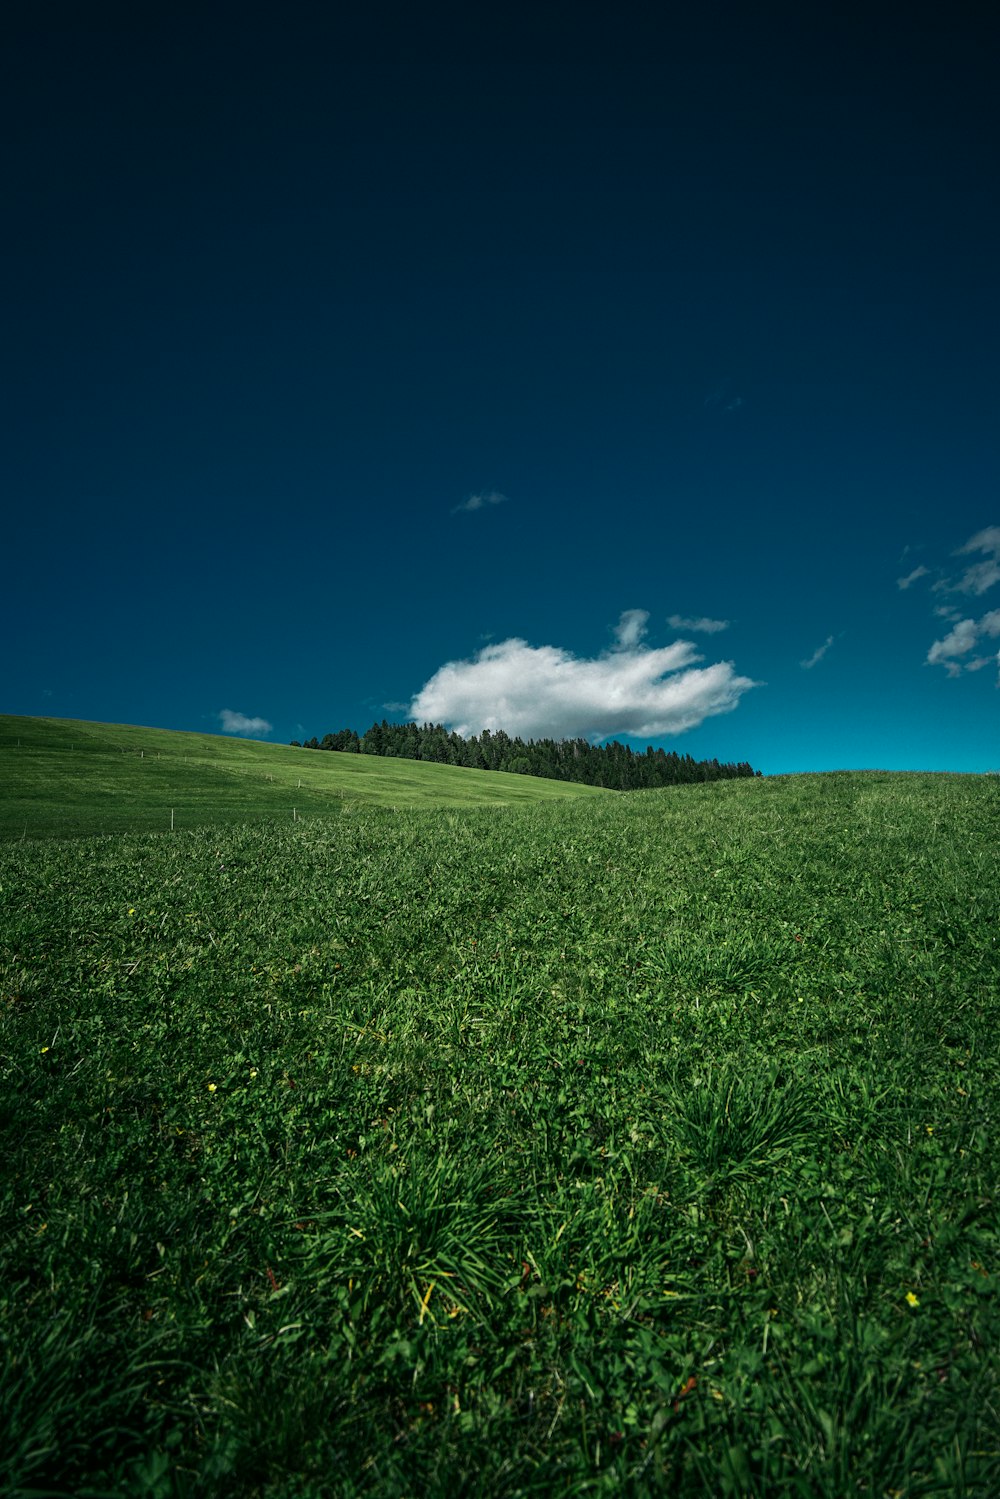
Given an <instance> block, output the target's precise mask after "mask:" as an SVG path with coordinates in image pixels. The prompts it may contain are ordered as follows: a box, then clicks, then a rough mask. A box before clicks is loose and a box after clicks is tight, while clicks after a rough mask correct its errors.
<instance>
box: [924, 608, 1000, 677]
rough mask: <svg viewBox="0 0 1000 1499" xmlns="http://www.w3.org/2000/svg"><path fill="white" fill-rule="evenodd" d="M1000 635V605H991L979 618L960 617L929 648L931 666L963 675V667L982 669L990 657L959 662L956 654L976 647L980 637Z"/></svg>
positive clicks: (972, 669)
mask: <svg viewBox="0 0 1000 1499" xmlns="http://www.w3.org/2000/svg"><path fill="white" fill-rule="evenodd" d="M998 636H1000V609H991V610H990V611H989V613H987V614H984V615H982V616H981V618H979V619H960V620H959V621H958V622H957V623H956V624H955V626H954V627H953V628H952V629H951V630H949V632H948V634H947V635H945V636H944V637H943V638H942V639H941V640H935V642H934V644H933V645H932V646H931V648H930V650H929V651H928V652H927V665H928V666H943V667H944V669H945V671H946V672H947V673H948V675H949V676H950V677H957V676H960V675H961V673H962V671H980V670H981V669H982V667H984V666H985V665H987V664H988V662H989V661H990V660H991V657H989V656H985V657H978V656H977V657H975V658H974V659H973V660H972V661H963V662H959V661H958V660H957V659H956V658H957V657H959V656H967V655H969V654H970V652H971V651H974V650H975V648H976V646H977V645H978V644H979V642H980V641H981V640H996V639H997V637H998Z"/></svg>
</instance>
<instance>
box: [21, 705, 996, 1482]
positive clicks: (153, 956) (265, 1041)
mask: <svg viewBox="0 0 1000 1499" xmlns="http://www.w3.org/2000/svg"><path fill="white" fill-rule="evenodd" d="M52 732H53V733H58V734H60V735H61V734H63V733H65V732H66V727H65V726H59V727H58V728H57V729H53V730H52ZM72 732H73V733H74V734H76V733H78V732H79V733H80V742H81V743H83V742H85V741H84V738H83V733H82V730H81V726H79V725H74V726H72ZM115 732H118V731H112V730H108V729H107V728H99V729H98V730H97V733H96V740H97V746H98V747H97V748H95V749H92V750H89V751H88V750H84V749H80V750H73V749H70V750H68V751H67V750H66V749H64V748H58V749H57V750H54V751H53V752H52V762H53V763H56V762H57V760H58V757H59V756H61V757H62V760H63V761H64V762H69V761H70V760H71V757H72V756H76V757H77V759H78V761H82V760H84V759H85V758H87V756H88V755H93V756H94V763H95V764H98V763H106V764H107V766H108V768H107V774H108V775H109V776H111V775H112V774H113V773H117V774H125V773H129V774H133V775H136V774H138V775H141V774H142V773H143V771H144V769H148V768H149V765H148V763H147V762H146V761H141V762H140V763H139V765H138V767H137V766H136V765H135V764H134V763H133V764H131V765H129V766H127V767H126V769H125V771H122V769H121V767H120V766H119V767H118V768H117V771H116V770H115V767H114V764H113V741H111V735H112V734H113V733H115ZM121 732H122V733H123V734H125V733H131V734H134V735H139V736H142V735H146V734H149V735H150V738H148V739H145V740H142V739H140V740H138V741H137V740H131V741H130V743H129V745H128V746H126V745H125V744H124V743H123V745H122V748H126V750H128V749H129V748H130V749H131V754H132V757H133V760H134V756H135V747H136V744H137V743H138V744H140V745H145V747H146V754H147V757H148V755H149V753H150V747H153V749H152V753H153V757H154V760H153V763H154V764H155V763H156V762H155V744H156V742H157V741H156V736H155V735H153V732H152V731H145V730H131V731H121ZM15 737H16V736H15ZM183 737H184V736H168V739H167V740H160V741H159V742H160V744H161V746H163V747H165V746H166V745H167V743H168V742H169V743H172V744H174V745H175V746H176V744H177V742H178V740H180V739H182V738H183ZM195 737H197V736H195ZM72 742H73V743H75V742H76V740H75V739H74V740H73V741H72ZM109 743H112V749H109V748H108V745H109ZM206 743H207V745H208V748H207V749H206V750H205V756H206V761H207V762H208V763H211V753H212V748H211V747H212V746H213V745H214V746H215V753H216V755H217V756H218V757H219V760H220V761H221V762H223V763H227V762H228V763H232V762H231V761H230V752H232V755H233V757H234V758H236V757H240V756H245V757H246V759H245V760H244V762H243V763H244V767H245V768H247V769H248V773H249V767H256V769H254V770H253V772H252V773H253V774H255V775H258V776H259V774H260V766H261V765H262V764H263V763H265V762H264V761H263V760H262V761H257V760H255V759H254V755H255V753H257V752H259V753H261V754H262V755H263V756H273V757H274V760H273V763H275V764H279V763H280V762H281V761H282V759H283V757H287V762H288V763H289V764H290V765H291V766H292V770H291V771H289V772H288V774H289V775H290V776H291V775H295V776H296V778H297V766H298V765H299V764H303V765H305V766H306V767H311V766H315V770H314V773H315V774H316V775H318V776H322V775H324V774H331V775H334V774H336V773H337V767H338V764H339V761H338V757H337V756H335V755H333V754H326V755H315V754H314V755H309V756H308V758H306V756H304V755H302V754H300V753H297V752H295V751H280V752H279V751H275V750H273V749H271V748H270V747H268V746H251V745H245V744H239V745H230V744H229V743H228V742H227V741H220V740H208V741H206ZM102 745H103V747H101V746H102ZM21 749H22V750H24V749H25V746H24V745H22V747H21ZM15 752H17V746H16V744H15V746H14V749H13V750H12V751H9V752H8V754H14V753H15ZM41 753H43V752H42V751H39V754H41ZM118 753H119V756H120V757H121V748H120V749H119V751H118ZM162 753H163V751H162V748H161V755H162ZM124 758H126V759H127V758H128V754H127V753H126V755H125V757H124ZM163 758H164V759H166V758H167V757H166V756H164V757H163ZM346 758H348V757H345V759H346ZM316 762H318V763H316ZM327 762H332V765H330V767H329V769H327ZM9 763H10V761H9V760H8V764H9ZM21 763H22V764H23V761H22V762H21ZM395 768H396V766H394V765H392V764H391V763H390V762H381V763H380V762H375V764H374V765H373V767H372V772H373V773H374V772H375V771H377V770H379V769H389V770H394V769H395ZM399 768H400V769H403V770H406V771H408V772H411V773H412V772H413V771H418V772H419V771H421V770H424V771H427V772H433V771H434V769H435V768H434V767H421V766H414V765H412V764H411V763H409V762H406V763H404V764H402V765H400V767H399ZM269 773H272V774H273V773H274V772H273V771H272V772H269ZM234 774H235V772H234ZM460 774H461V776H462V779H463V780H464V779H465V777H466V776H469V775H471V772H465V773H460ZM477 779H480V778H477ZM509 779H510V780H514V781H517V780H518V778H516V777H510V778H509ZM303 780H305V776H303ZM77 784H79V783H77ZM136 784H138V785H140V786H142V785H144V784H146V783H141V782H139V783H136V782H132V785H136ZM270 784H271V783H268V785H270ZM428 784H429V782H428ZM470 784H472V782H470ZM487 784H488V785H492V784H493V780H492V778H487ZM538 784H539V785H541V786H545V784H546V783H538ZM518 785H520V782H518ZM286 787H287V783H286ZM546 789H547V788H546ZM557 789H562V788H557ZM294 794H295V795H296V796H298V795H299V794H300V788H299V787H298V786H297V784H296V785H295V788H294ZM257 795H258V796H259V791H258V792H257ZM85 805H86V804H85ZM139 805H143V803H142V802H141V799H139ZM258 805H259V803H258ZM265 811H266V807H265ZM998 812H1000V782H998V781H997V779H996V778H993V777H986V776H978V777H977V776H933V775H892V774H885V775H878V774H868V773H858V774H853V773H851V774H842V775H829V776H803V777H787V778H774V779H764V780H745V781H729V782H717V783H713V784H710V785H705V786H696V787H680V788H676V789H673V790H669V791H648V792H643V793H637V794H635V795H632V796H623V795H618V796H616V795H610V794H607V795H593V794H592V795H590V796H584V797H581V796H579V795H578V796H577V797H576V799H574V800H569V799H566V800H547V801H534V802H530V803H524V804H523V805H521V806H518V807H512V808H510V809H509V810H508V811H507V812H505V813H504V815H503V816H498V815H497V814H496V811H495V808H493V807H490V806H480V807H475V806H467V807H466V809H465V810H464V811H463V812H462V813H461V815H457V814H456V813H455V812H454V811H452V810H449V809H448V808H447V807H443V806H432V805H425V806H415V807H411V808H407V809H404V810H401V811H399V812H393V811H392V810H391V809H390V808H388V807H385V806H363V805H357V806H356V807H355V810H354V811H353V812H352V814H351V815H350V816H342V817H339V818H332V819H331V818H329V817H319V816H315V815H314V816H312V817H311V818H310V819H308V820H306V821H304V822H301V823H299V822H296V823H293V822H292V821H291V819H290V818H288V819H286V820H284V821H281V822H274V821H269V822H267V823H266V824H262V825H258V826H246V825H243V826H235V825H231V826H219V825H211V826H204V827H200V828H199V827H196V828H192V829H182V830H179V831H178V832H177V833H176V834H175V836H173V837H170V836H167V837H164V836H162V835H160V834H156V835H141V834H140V835H135V834H133V835H131V836H129V837H97V838H73V839H57V838H45V839H43V838H36V839H34V840H32V839H25V840H24V841H15V842H11V841H8V842H6V843H4V844H3V845H0V1159H2V1161H3V1163H4V1169H3V1171H2V1172H0V1262H2V1264H3V1267H4V1274H3V1277H2V1280H0V1433H2V1434H3V1440H2V1441H0V1492H3V1493H5V1494H9V1495H10V1496H12V1499H27V1496H29V1495H32V1494H33V1495H40V1494H46V1495H51V1496H60V1495H64V1496H67V1499H68V1496H70V1495H93V1496H97V1495H105V1494H108V1495H110V1494H136V1495H144V1496H147V1499H175V1496H180V1495H184V1496H191V1499H200V1496H204V1499H216V1496H218V1495H233V1496H244V1495H246V1496H259V1499H290V1496H293V1495H294V1496H295V1499H327V1496H328V1495H331V1494H333V1495H338V1496H340V1495H342V1496H344V1499H347V1496H349V1495H355V1494H365V1495H371V1496H385V1499H389V1496H393V1499H398V1496H399V1495H402V1494H434V1495H437V1494H442V1495H445V1494H447V1495H451V1494H460V1495H470V1496H471V1495H477V1494H488V1493H492V1494H496V1495H505V1494H511V1495H513V1494H520V1495H537V1496H542V1495H548V1494H553V1493H560V1494H574V1495H576V1494H592V1495H606V1496H608V1499H611V1496H617V1495H619V1494H631V1495H636V1496H639V1495H644V1494H659V1493H670V1494H676V1495H679V1496H690V1499H696V1496H703V1495H705V1494H713V1495H715V1494H718V1495H720V1496H729V1499H742V1496H745V1495H746V1496H755V1499H773V1496H779V1499H802V1496H803V1495H807V1494H808V1495H809V1496H811V1499H844V1496H845V1495H855V1494H865V1495H869V1496H872V1499H876V1496H886V1495H902V1496H907V1499H911V1496H912V1499H916V1496H918V1495H931V1494H936V1495H942V1496H943V1495H946V1494H947V1495H964V1496H973V1495H975V1496H981V1499H993V1496H994V1495H996V1494H997V1493H1000V1425H998V1420H997V1411H998V1409H1000V1294H998V1293H1000V1232H998V1222H1000V1218H998V1213H997V1142H996V1120H997V1117H998V1112H1000V939H998V930H997V921H996V913H997V910H998V909H1000V866H998V855H997V838H996V829H997V826H998Z"/></svg>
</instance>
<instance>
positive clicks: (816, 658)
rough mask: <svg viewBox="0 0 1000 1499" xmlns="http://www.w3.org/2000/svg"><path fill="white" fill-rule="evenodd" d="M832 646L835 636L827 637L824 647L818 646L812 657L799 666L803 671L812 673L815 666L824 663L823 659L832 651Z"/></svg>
mask: <svg viewBox="0 0 1000 1499" xmlns="http://www.w3.org/2000/svg"><path fill="white" fill-rule="evenodd" d="M832 644H833V636H832V635H828V636H827V637H826V639H825V640H824V642H823V644H822V645H818V646H817V647H816V649H815V650H814V651H813V653H812V655H811V656H810V657H809V658H808V660H806V661H800V662H799V665H800V666H801V668H802V670H803V671H811V670H812V668H813V667H814V666H817V665H818V664H819V662H820V661H822V659H823V657H824V656H825V655H826V653H827V651H828V650H829V649H830V647H831V645H832Z"/></svg>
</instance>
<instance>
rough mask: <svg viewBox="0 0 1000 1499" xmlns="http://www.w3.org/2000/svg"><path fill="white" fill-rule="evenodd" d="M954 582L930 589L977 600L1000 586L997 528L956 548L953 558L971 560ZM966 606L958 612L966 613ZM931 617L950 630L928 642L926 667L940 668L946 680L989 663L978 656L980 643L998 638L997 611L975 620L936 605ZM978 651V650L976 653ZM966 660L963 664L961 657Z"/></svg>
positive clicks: (986, 528) (989, 658) (999, 620)
mask: <svg viewBox="0 0 1000 1499" xmlns="http://www.w3.org/2000/svg"><path fill="white" fill-rule="evenodd" d="M977 554H978V555H979V560H978V561H976V562H971V563H970V564H969V565H968V566H967V567H966V568H964V569H963V571H962V572H961V574H960V575H959V576H958V577H957V578H951V577H945V578H941V579H939V580H938V582H936V583H935V584H934V585H933V587H932V590H931V591H932V592H933V593H936V594H942V593H944V594H949V593H950V594H953V595H954V594H965V595H966V597H972V598H978V597H980V595H982V594H984V593H985V592H986V591H987V589H990V588H993V587H994V586H995V585H996V584H997V583H1000V526H984V527H983V529H982V530H981V531H977V532H976V533H975V535H974V536H970V537H969V539H968V541H967V542H965V543H964V544H963V545H962V546H960V547H956V548H955V550H954V552H952V556H953V557H974V556H976V555H977ZM968 607H969V606H968V604H967V603H966V604H963V606H962V608H964V609H968ZM934 614H935V615H936V617H937V618H938V619H944V620H947V621H948V623H949V624H950V625H951V629H950V630H949V631H948V633H947V635H943V636H942V637H941V639H940V640H935V641H933V642H932V644H931V647H930V650H929V651H928V652H927V657H926V664H927V665H928V666H943V667H944V669H945V671H946V672H947V673H948V675H949V676H950V677H959V676H962V675H963V673H965V672H975V671H982V669H983V667H984V666H988V665H989V664H990V663H991V662H992V661H993V660H994V657H993V656H984V655H983V654H982V649H981V646H982V642H983V641H985V640H996V639H997V638H998V637H1000V609H989V610H987V612H986V613H985V614H981V615H980V616H979V618H978V619H976V618H974V617H973V616H972V615H963V614H962V611H961V609H959V608H956V606H955V605H954V604H953V603H950V604H936V605H935V607H934ZM977 648H978V649H977ZM966 656H967V657H968V658H969V659H968V660H963V659H962V658H963V657H966Z"/></svg>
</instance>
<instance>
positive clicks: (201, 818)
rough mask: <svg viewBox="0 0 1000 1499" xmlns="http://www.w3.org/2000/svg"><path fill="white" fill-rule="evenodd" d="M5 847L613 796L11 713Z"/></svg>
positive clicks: (4, 720) (4, 731)
mask: <svg viewBox="0 0 1000 1499" xmlns="http://www.w3.org/2000/svg"><path fill="white" fill-rule="evenodd" d="M0 787H2V797H0V838H11V837H16V838H20V837H27V838H37V837H49V836H56V837H69V836H73V835H78V834H86V833H122V832H162V831H165V830H166V829H169V827H170V824H171V811H173V822H174V828H175V829H178V830H179V829H182V828H192V827H199V826H203V825H205V824H207V823H234V822H256V821H259V820H260V819H271V820H274V819H279V820H288V821H291V820H292V819H293V818H296V819H309V818H311V817H317V816H321V817H330V816H341V815H342V814H343V813H345V812H351V811H354V810H356V809H357V808H359V807H361V806H365V805H374V806H393V807H397V808H401V807H417V806H424V807H434V806H452V807H459V806H465V807H473V806H483V805H492V806H512V805H516V804H519V803H523V802H533V801H545V800H551V799H553V798H557V799H564V798H566V797H577V798H581V797H583V798H585V797H595V796H596V797H606V796H608V795H610V794H611V793H608V792H605V791H598V790H596V789H595V788H593V787H590V786H576V785H570V784H566V783H563V782H558V781H544V780H540V779H539V778H537V777H535V776H518V775H506V774H504V773H502V772H491V771H482V770H465V769H460V768H458V767H456V766H451V765H425V764H423V763H421V762H419V761H414V760H389V759H381V758H380V757H376V756H373V755H344V754H337V753H335V752H327V751H323V752H321V753H320V752H316V751H311V750H301V749H293V748H291V747H290V746H288V745H282V744H265V743H262V742H261V741H258V740H246V739H225V738H222V737H221V736H220V735H215V734H185V733H178V732H175V731H173V730H170V729H145V728H137V727H134V726H132V725H128V724H103V723H85V722H80V721H78V720H75V719H57V718H19V717H12V716H0Z"/></svg>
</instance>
